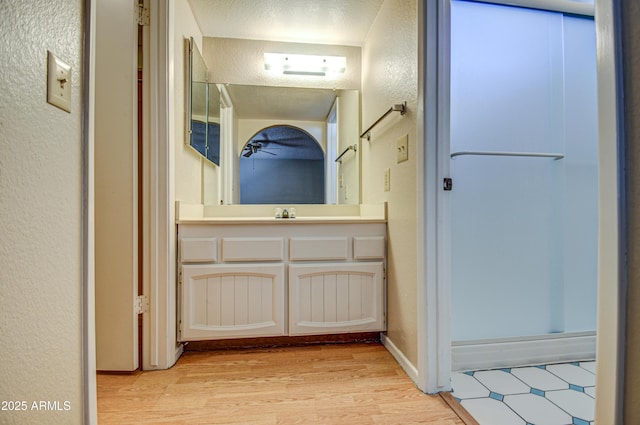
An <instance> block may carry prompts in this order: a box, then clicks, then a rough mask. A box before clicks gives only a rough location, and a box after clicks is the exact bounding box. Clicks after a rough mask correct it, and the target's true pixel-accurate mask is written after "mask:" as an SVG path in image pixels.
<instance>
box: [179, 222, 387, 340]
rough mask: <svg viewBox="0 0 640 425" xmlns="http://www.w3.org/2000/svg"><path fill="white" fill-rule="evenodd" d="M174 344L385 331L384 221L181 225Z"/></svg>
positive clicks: (189, 223)
mask: <svg viewBox="0 0 640 425" xmlns="http://www.w3.org/2000/svg"><path fill="white" fill-rule="evenodd" d="M178 259H179V264H178V269H179V279H178V280H179V282H178V292H179V299H180V301H179V307H178V309H179V322H180V323H179V340H180V341H196V340H212V339H225V338H249V337H265V336H286V335H291V336H298V335H318V334H336V333H349V332H377V331H384V330H385V329H386V321H385V317H386V314H385V309H386V285H385V260H386V224H385V222H384V221H379V220H378V221H371V220H370V221H367V220H342V221H340V220H327V219H322V220H304V219H298V218H296V219H288V220H287V219H281V220H276V219H271V220H265V219H262V220H258V219H256V220H244V221H242V222H238V221H237V220H232V219H229V220H221V219H218V220H210V221H207V222H203V221H199V222H179V223H178Z"/></svg>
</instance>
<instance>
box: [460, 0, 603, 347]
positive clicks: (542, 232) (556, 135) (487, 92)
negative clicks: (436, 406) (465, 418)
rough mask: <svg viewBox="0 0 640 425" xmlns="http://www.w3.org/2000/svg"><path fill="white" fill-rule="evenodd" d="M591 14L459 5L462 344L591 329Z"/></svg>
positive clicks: (594, 244) (593, 142) (594, 231)
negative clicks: (583, 15) (573, 14)
mask: <svg viewBox="0 0 640 425" xmlns="http://www.w3.org/2000/svg"><path fill="white" fill-rule="evenodd" d="M595 69H596V66H595V39H594V30H593V20H589V19H583V18H578V17H574V16H566V15H563V14H561V13H552V12H544V11H536V10H529V9H521V8H515V7H507V6H492V5H487V4H480V3H473V2H466V1H453V2H452V64H451V156H452V159H451V164H450V165H451V177H452V178H453V181H454V189H453V191H452V192H451V280H452V308H453V310H452V311H453V313H452V316H453V317H452V339H453V341H465V340H481V339H496V338H505V337H522V336H530V335H545V334H549V333H562V332H573V331H592V330H595V321H596V317H595V316H596V306H595V302H596V269H595V267H596V255H597V183H596V182H597V139H596V137H597V128H596V122H597V119H596V113H597V111H596V86H595Z"/></svg>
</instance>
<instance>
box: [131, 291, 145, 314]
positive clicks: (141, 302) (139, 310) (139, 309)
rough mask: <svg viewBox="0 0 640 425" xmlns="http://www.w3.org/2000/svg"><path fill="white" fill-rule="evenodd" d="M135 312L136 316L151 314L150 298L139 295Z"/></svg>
mask: <svg viewBox="0 0 640 425" xmlns="http://www.w3.org/2000/svg"><path fill="white" fill-rule="evenodd" d="M133 310H134V312H135V314H144V313H148V312H149V296H148V295H138V296H137V297H136V299H135V301H134V302H133Z"/></svg>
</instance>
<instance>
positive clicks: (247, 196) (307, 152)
mask: <svg viewBox="0 0 640 425" xmlns="http://www.w3.org/2000/svg"><path fill="white" fill-rule="evenodd" d="M324 159H325V155H324V152H323V151H322V148H321V147H320V145H319V144H318V142H317V141H316V140H315V138H314V137H313V136H311V135H310V134H309V133H307V132H306V131H304V130H302V129H300V128H297V127H293V126H288V125H281V126H274V127H269V128H265V129H263V130H261V131H259V132H258V133H257V134H255V135H254V136H253V137H252V138H251V139H250V140H249V142H248V143H247V144H246V145H245V146H244V148H243V149H242V155H241V157H240V203H242V204H285V205H286V204H322V203H324V198H325V188H324V182H325V179H324V169H325V165H324Z"/></svg>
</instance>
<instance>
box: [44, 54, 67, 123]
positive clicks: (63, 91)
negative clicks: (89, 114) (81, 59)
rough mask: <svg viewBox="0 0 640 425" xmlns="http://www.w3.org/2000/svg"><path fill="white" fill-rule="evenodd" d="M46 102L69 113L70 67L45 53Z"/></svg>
mask: <svg viewBox="0 0 640 425" xmlns="http://www.w3.org/2000/svg"><path fill="white" fill-rule="evenodd" d="M47 58H48V63H47V65H48V66H47V102H49V103H50V104H52V105H54V106H57V107H58V108H60V109H62V110H63V111H67V112H71V65H68V64H66V63H64V62H63V61H62V60H60V58H58V57H56V55H54V54H53V53H51V52H50V51H47Z"/></svg>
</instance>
